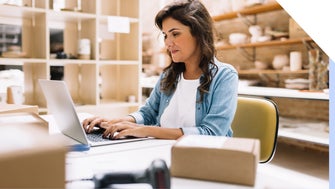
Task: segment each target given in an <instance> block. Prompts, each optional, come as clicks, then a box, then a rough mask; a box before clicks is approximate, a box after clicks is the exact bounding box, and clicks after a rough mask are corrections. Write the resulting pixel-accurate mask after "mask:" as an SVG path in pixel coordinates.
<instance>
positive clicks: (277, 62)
mask: <svg viewBox="0 0 335 189" xmlns="http://www.w3.org/2000/svg"><path fill="white" fill-rule="evenodd" d="M289 61H290V60H289V57H288V55H286V54H277V55H275V56H274V57H273V61H272V67H273V68H274V69H276V70H281V69H283V68H284V67H285V66H288V65H289Z"/></svg>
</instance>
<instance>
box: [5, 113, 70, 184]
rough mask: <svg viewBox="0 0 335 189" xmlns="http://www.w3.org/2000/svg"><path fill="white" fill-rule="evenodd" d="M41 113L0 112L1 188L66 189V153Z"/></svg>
mask: <svg viewBox="0 0 335 189" xmlns="http://www.w3.org/2000/svg"><path fill="white" fill-rule="evenodd" d="M66 152H67V149H66V148H65V145H64V144H62V142H61V141H59V139H56V138H53V137H52V136H50V135H49V132H48V125H47V122H45V121H44V120H43V119H41V118H40V117H39V116H38V115H36V114H34V113H31V114H22V113H13V114H0V167H1V169H0V188H65V154H66Z"/></svg>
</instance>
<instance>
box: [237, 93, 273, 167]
mask: <svg viewBox="0 0 335 189" xmlns="http://www.w3.org/2000/svg"><path fill="white" fill-rule="evenodd" d="M232 129H233V132H234V137H242V138H256V139H259V140H260V145H261V148H260V158H259V162H260V163H266V162H269V161H271V159H272V157H273V155H274V153H275V150H276V144H277V135H278V108H277V105H276V104H275V103H274V102H273V101H271V100H269V99H263V98H254V97H241V96H239V97H238V104H237V110H236V113H235V117H234V120H233V123H232Z"/></svg>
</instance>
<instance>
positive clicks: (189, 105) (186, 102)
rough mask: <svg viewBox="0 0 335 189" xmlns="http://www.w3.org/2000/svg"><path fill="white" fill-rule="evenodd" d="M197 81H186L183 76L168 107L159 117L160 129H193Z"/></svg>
mask: <svg viewBox="0 0 335 189" xmlns="http://www.w3.org/2000/svg"><path fill="white" fill-rule="evenodd" d="M198 86H199V79H195V80H186V79H184V76H183V74H181V79H180V81H179V82H178V85H177V88H176V91H175V93H174V95H173V96H172V98H171V101H170V103H169V105H168V106H167V107H166V109H165V110H164V112H163V114H162V116H161V120H160V122H161V127H167V128H180V127H195V102H196V94H197V88H198Z"/></svg>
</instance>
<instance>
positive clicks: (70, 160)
mask: <svg viewBox="0 0 335 189" xmlns="http://www.w3.org/2000/svg"><path fill="white" fill-rule="evenodd" d="M84 116H87V115H86V114H79V117H81V118H82V117H84ZM43 117H44V118H45V119H46V120H47V121H49V127H50V132H51V133H58V132H59V131H58V130H57V128H56V125H55V123H54V120H53V119H51V117H50V116H43ZM174 143H175V141H174V140H159V139H152V140H144V141H136V142H130V143H121V144H114V145H108V146H100V147H93V148H91V149H90V150H89V151H85V152H69V153H68V154H67V157H66V188H69V189H72V188H73V189H77V188H94V184H93V182H92V181H85V180H83V179H91V178H92V177H93V175H94V174H96V173H100V172H106V171H109V170H110V171H139V170H144V169H146V168H147V167H149V165H150V164H151V162H152V161H153V160H155V159H163V160H165V162H166V164H167V166H168V167H169V166H170V164H171V161H170V158H171V147H172V145H173V144H174ZM222 171H225V170H222ZM113 188H123V189H125V188H133V189H141V188H145V189H147V188H148V189H150V188H151V186H150V185H147V184H126V185H124V184H123V185H122V184H121V185H113ZM171 188H172V189H185V188H187V189H188V188H192V189H222V188H224V189H250V188H256V189H265V188H266V189H319V188H329V181H328V180H322V179H319V178H315V177H313V176H309V175H306V174H303V173H299V172H296V171H292V170H289V169H286V168H283V167H278V166H276V165H273V164H271V163H268V164H258V170H257V176H256V183H255V186H254V187H250V186H246V185H237V184H230V183H219V182H210V181H202V180H193V179H184V178H175V177H172V178H171Z"/></svg>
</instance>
